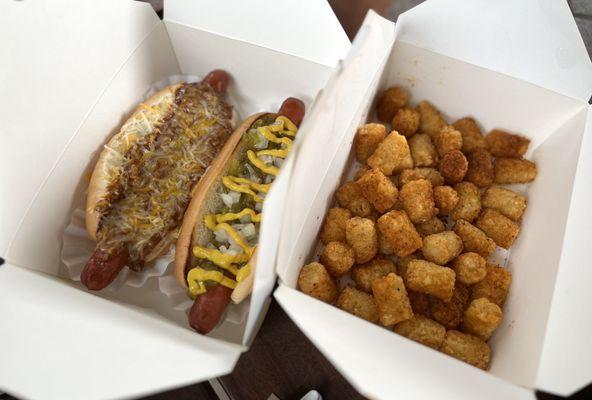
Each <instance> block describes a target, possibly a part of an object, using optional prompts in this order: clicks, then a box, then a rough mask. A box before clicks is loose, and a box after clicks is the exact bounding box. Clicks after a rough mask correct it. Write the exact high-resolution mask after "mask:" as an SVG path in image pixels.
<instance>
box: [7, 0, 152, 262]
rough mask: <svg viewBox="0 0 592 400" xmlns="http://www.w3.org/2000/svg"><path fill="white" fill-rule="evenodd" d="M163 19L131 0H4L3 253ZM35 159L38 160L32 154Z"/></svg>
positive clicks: (147, 7) (143, 5)
mask: <svg viewBox="0 0 592 400" xmlns="http://www.w3.org/2000/svg"><path fill="white" fill-rule="evenodd" d="M159 23H160V22H159V21H158V18H157V17H156V15H155V13H154V11H153V10H152V9H151V7H150V6H149V5H147V4H143V3H138V2H135V1H134V2H132V1H119V0H108V1H100V2H96V1H89V0H86V1H76V2H71V1H65V0H60V1H49V0H45V1H24V2H17V1H3V2H2V3H1V4H0V36H1V37H4V38H10V39H9V40H6V41H5V43H4V44H3V46H2V47H1V48H0V60H2V64H3V67H2V69H1V72H0V81H2V85H1V87H0V120H1V121H2V139H3V146H2V150H3V152H4V154H10V155H11V157H2V159H1V160H0V182H1V183H2V187H3V189H4V190H5V191H7V192H8V193H10V196H2V200H0V221H2V224H0V256H2V257H6V253H7V249H8V246H9V243H10V241H11V237H12V235H13V234H14V232H16V231H17V228H18V226H19V224H20V221H21V220H22V219H23V217H24V215H25V213H26V211H27V209H28V207H29V205H30V204H31V202H32V201H33V199H34V197H35V196H36V193H37V191H38V190H39V188H40V187H41V185H42V183H43V182H44V181H45V179H46V178H47V176H48V175H49V174H50V172H51V170H52V168H53V167H54V165H55V163H56V162H57V160H58V158H59V157H60V155H61V153H62V152H63V150H64V148H65V147H66V146H67V144H68V143H69V141H70V140H71V138H72V137H73V136H74V135H75V133H76V131H77V130H78V128H79V126H80V125H81V123H82V122H83V120H84V119H85V117H86V115H87V114H88V113H89V111H90V110H91V108H92V106H93V104H95V103H96V102H97V100H98V99H99V97H100V96H101V93H102V92H103V90H104V89H105V88H106V87H107V85H108V83H109V81H110V80H111V79H112V77H113V76H114V75H115V73H116V72H117V71H118V69H119V68H120V67H121V65H123V63H124V62H125V61H126V60H127V59H128V58H129V57H130V55H131V54H132V53H133V51H134V49H136V48H137V46H138V45H139V43H141V41H142V40H143V39H144V38H145V37H146V36H147V35H148V34H149V33H150V32H151V31H152V30H153V29H154V27H155V26H157V25H158V24H159ZM32 159H34V160H35V161H34V162H31V160H32Z"/></svg>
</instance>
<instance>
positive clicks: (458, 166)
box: [438, 150, 469, 184]
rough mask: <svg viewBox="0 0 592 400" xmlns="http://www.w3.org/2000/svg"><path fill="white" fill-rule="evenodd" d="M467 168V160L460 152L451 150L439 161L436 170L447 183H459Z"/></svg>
mask: <svg viewBox="0 0 592 400" xmlns="http://www.w3.org/2000/svg"><path fill="white" fill-rule="evenodd" d="M468 168H469V162H468V161H467V158H466V157H465V155H464V154H463V153H462V152H461V151H460V150H452V151H449V152H448V153H446V154H444V157H442V158H441V159H440V164H439V166H438V170H439V171H440V174H442V176H443V177H444V180H445V181H446V182H447V183H450V184H455V183H458V182H461V181H462V180H463V178H464V177H465V175H466V173H467V170H468Z"/></svg>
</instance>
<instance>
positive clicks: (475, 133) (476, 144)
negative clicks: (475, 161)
mask: <svg viewBox="0 0 592 400" xmlns="http://www.w3.org/2000/svg"><path fill="white" fill-rule="evenodd" d="M452 126H454V128H455V129H456V130H458V131H459V132H460V133H461V135H462V140H463V144H462V152H463V153H465V154H469V153H471V152H473V151H475V150H477V149H483V148H485V147H486V144H485V138H484V137H483V133H482V132H481V129H479V126H478V125H477V123H476V122H475V120H474V119H473V118H470V117H466V118H462V119H459V120H458V121H456V122H455V123H454V124H452Z"/></svg>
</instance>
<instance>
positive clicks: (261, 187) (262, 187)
mask: <svg viewBox="0 0 592 400" xmlns="http://www.w3.org/2000/svg"><path fill="white" fill-rule="evenodd" d="M226 178H228V179H230V180H232V181H233V182H235V183H238V184H244V185H248V186H249V187H250V188H251V189H255V190H256V191H258V192H261V193H267V192H269V188H270V187H271V183H257V182H253V181H252V180H250V179H247V178H239V177H236V176H227V177H226Z"/></svg>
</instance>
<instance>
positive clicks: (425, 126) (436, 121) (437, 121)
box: [416, 100, 448, 139]
mask: <svg viewBox="0 0 592 400" xmlns="http://www.w3.org/2000/svg"><path fill="white" fill-rule="evenodd" d="M416 109H417V111H418V112H419V117H420V118H419V130H420V132H421V133H427V134H428V135H430V137H431V138H432V139H434V138H435V137H436V135H437V134H438V133H439V132H440V130H441V129H442V128H444V127H445V126H446V125H448V123H447V122H446V120H445V119H444V118H443V117H442V115H441V114H440V111H438V109H436V107H434V106H433V105H431V104H430V103H429V102H427V101H425V100H424V101H421V102H419V104H418V105H417V108H416Z"/></svg>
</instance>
